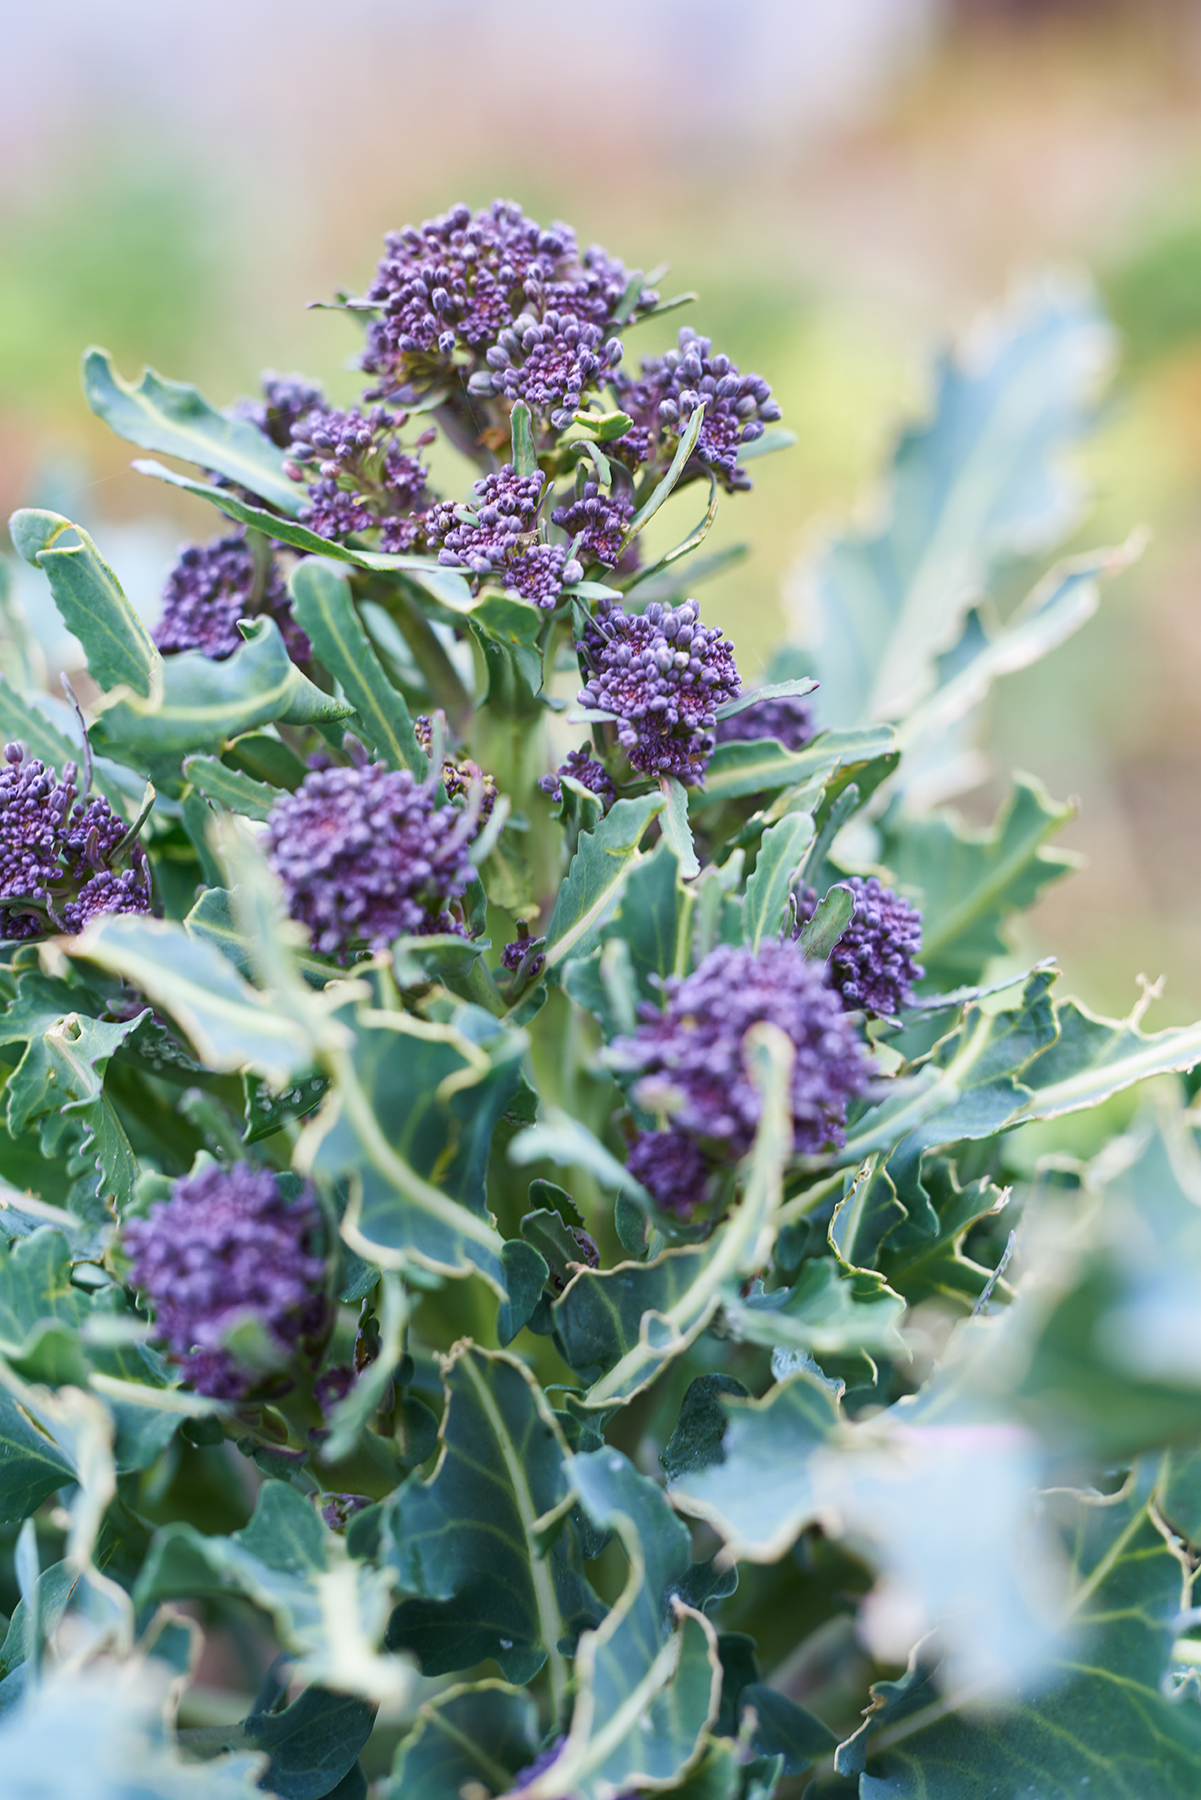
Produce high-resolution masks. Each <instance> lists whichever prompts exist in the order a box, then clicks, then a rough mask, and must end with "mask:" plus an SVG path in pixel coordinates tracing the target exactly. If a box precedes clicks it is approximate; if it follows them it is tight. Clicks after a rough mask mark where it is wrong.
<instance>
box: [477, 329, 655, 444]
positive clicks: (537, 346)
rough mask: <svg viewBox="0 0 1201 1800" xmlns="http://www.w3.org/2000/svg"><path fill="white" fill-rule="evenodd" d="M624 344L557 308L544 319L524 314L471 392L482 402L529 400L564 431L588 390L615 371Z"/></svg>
mask: <svg viewBox="0 0 1201 1800" xmlns="http://www.w3.org/2000/svg"><path fill="white" fill-rule="evenodd" d="M621 356H622V346H621V342H620V340H619V339H618V338H607V339H606V337H605V334H604V332H603V331H602V329H601V327H600V326H599V325H590V324H588V323H587V321H586V320H583V319H579V318H577V317H576V315H575V314H574V313H558V312H556V311H554V310H553V309H552V310H550V311H549V312H547V313H545V314H544V315H543V317H542V319H541V321H539V320H538V319H536V318H535V317H534V315H533V314H532V313H528V312H523V313H520V314H519V315H518V316H517V318H516V319H514V321H513V323H512V325H511V326H507V327H506V328H505V330H504V331H502V332H500V334H499V335H498V337H497V339H496V342H495V343H494V344H491V345H490V346H489V347H488V350H487V351H486V353H485V362H486V364H487V367H486V368H484V369H481V370H480V371H479V372H478V373H477V374H475V375H473V376H472V377H471V381H470V383H469V391H470V392H471V393H473V394H478V395H479V396H480V397H481V398H484V399H487V398H489V397H495V398H496V399H498V400H508V401H510V402H513V401H517V400H524V401H525V403H526V405H527V406H528V407H529V409H530V411H531V412H532V413H535V414H543V413H545V414H549V416H550V422H551V424H552V425H554V426H555V427H557V428H558V429H559V430H563V429H565V428H566V427H567V426H568V425H570V424H571V422H572V417H573V415H574V413H575V412H577V411H578V409H579V407H580V404H581V402H582V400H583V398H584V391H585V389H586V388H589V387H596V386H598V385H599V383H600V382H602V381H604V380H605V379H606V378H607V377H608V376H609V375H610V374H611V372H612V371H613V370H614V369H616V367H617V365H618V363H619V362H620V361H621Z"/></svg>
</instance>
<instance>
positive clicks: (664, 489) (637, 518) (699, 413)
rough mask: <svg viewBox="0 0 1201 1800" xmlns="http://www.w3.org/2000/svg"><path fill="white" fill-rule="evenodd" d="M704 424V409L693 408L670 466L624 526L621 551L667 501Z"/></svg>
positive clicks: (702, 406)
mask: <svg viewBox="0 0 1201 1800" xmlns="http://www.w3.org/2000/svg"><path fill="white" fill-rule="evenodd" d="M704 422H705V408H704V405H703V404H702V405H700V406H698V407H696V408H695V410H694V411H693V414H692V417H691V418H690V419H689V421H688V424H687V426H686V427H685V429H684V430H683V431H682V432H681V434H680V441H679V443H678V444H677V445H676V453H675V455H674V456H673V457H672V459H671V466H670V468H669V469H668V471H667V473H666V475H664V477H663V479H662V481H660V482H659V483H658V484H657V486H656V487H655V488H654V489H653V490H652V492H651V494H650V497H649V498H648V499H647V500H645V501H643V503H642V505H641V506H640V507H639V508H638V511H637V512H636V513H635V514H634V516H633V518H632V519H631V520H630V522H629V524H628V525H627V526H626V528H625V533H624V536H623V537H622V541H621V547H622V549H623V550H625V549H626V547H627V546H628V545H629V544H631V543H633V541H634V539H635V538H636V537H637V536H638V533H639V532H640V531H642V530H643V529H644V528H645V527H646V526H647V525H649V524H650V522H651V520H652V519H653V518H654V516H655V514H656V513H657V512H658V510H659V508H660V507H661V506H662V505H663V503H664V501H665V500H668V499H669V498H670V497H671V495H672V493H673V492H674V491H675V487H676V483H677V482H678V481H679V479H680V477H681V475H682V474H683V473H684V465H685V463H686V462H687V461H688V458H689V457H690V456H691V455H692V452H693V451H694V450H695V449H696V440H697V439H698V438H699V437H700V435H701V426H702V425H703V424H704Z"/></svg>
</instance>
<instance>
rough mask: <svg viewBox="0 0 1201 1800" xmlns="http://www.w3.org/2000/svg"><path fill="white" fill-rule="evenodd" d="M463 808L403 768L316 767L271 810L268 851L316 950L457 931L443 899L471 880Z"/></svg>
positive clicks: (346, 949) (344, 950) (470, 822)
mask: <svg viewBox="0 0 1201 1800" xmlns="http://www.w3.org/2000/svg"><path fill="white" fill-rule="evenodd" d="M477 824H478V820H477V818H476V817H475V816H473V814H472V812H471V810H470V809H468V810H466V811H463V810H460V809H459V808H458V807H456V806H442V807H439V806H436V805H435V803H434V792H433V784H432V783H431V782H429V781H426V782H425V783H420V782H418V781H417V780H416V778H415V777H414V776H413V775H412V774H411V773H410V772H409V770H408V769H386V768H384V767H383V766H382V764H379V763H370V764H368V765H367V766H366V767H363V768H336V769H318V770H314V771H313V772H312V773H310V774H308V775H306V776H305V778H304V780H303V781H302V782H301V784H300V786H299V787H298V788H297V790H296V792H295V793H294V794H283V795H281V796H280V798H279V799H278V800H277V801H276V803H275V805H274V806H273V807H272V809H271V816H270V818H269V820H268V822H267V832H266V848H267V852H268V856H269V859H270V862H271V866H272V868H273V869H274V870H275V873H276V874H277V875H278V876H279V878H280V880H281V881H282V883H283V887H284V893H285V896H286V899H287V905H288V910H289V912H290V913H291V915H292V917H293V918H294V919H299V920H300V921H301V923H302V924H304V925H307V926H308V928H309V931H310V933H311V935H312V941H313V948H314V949H315V950H318V951H320V952H321V954H322V955H324V956H341V957H343V958H345V957H346V956H348V955H349V953H350V952H351V950H352V949H353V948H355V947H356V946H359V945H363V946H366V947H367V948H368V949H371V950H378V949H382V948H383V947H384V946H385V945H386V944H390V943H391V942H392V940H393V939H394V938H397V937H401V936H407V935H411V934H425V933H429V932H437V931H456V932H459V931H461V927H460V926H459V925H458V924H457V923H456V921H455V920H454V918H453V917H452V915H451V913H450V911H449V910H448V909H449V906H450V903H451V902H452V901H454V900H457V899H458V898H460V897H461V895H462V894H463V893H464V892H465V890H466V888H467V884H468V882H469V881H470V880H471V877H472V867H471V861H470V858H469V856H468V849H469V846H470V844H471V840H472V838H473V837H474V835H475V831H476V827H477Z"/></svg>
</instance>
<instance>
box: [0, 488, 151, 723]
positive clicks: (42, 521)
mask: <svg viewBox="0 0 1201 1800" xmlns="http://www.w3.org/2000/svg"><path fill="white" fill-rule="evenodd" d="M8 528H9V530H10V531H11V533H12V538H13V543H14V544H16V546H17V549H18V550H19V551H20V552H21V555H22V556H23V557H24V558H25V560H26V562H30V563H32V564H33V565H34V567H35V568H40V569H42V570H44V571H45V573H46V576H47V578H48V579H49V582H50V592H51V593H52V594H53V595H54V604H55V605H56V606H57V608H58V610H59V614H60V616H61V618H62V622H63V624H64V625H65V626H66V628H67V630H68V631H70V632H73V633H74V634H75V636H76V637H77V638H78V639H79V642H80V643H81V644H82V646H83V653H84V655H85V656H86V658H87V663H88V674H89V675H90V676H91V677H92V680H93V681H94V682H95V683H96V686H97V687H98V688H102V689H107V688H115V687H127V688H130V689H132V691H133V692H134V693H135V694H140V695H141V696H142V698H143V699H147V700H148V699H150V698H151V696H152V695H153V694H156V693H157V692H158V690H159V687H160V684H161V682H162V667H163V665H162V658H161V656H160V655H159V653H158V650H157V649H156V648H155V645H154V641H153V639H152V638H151V636H150V633H149V632H148V631H147V629H146V627H145V626H144V625H143V623H142V621H141V619H139V617H138V615H137V613H136V612H135V611H134V610H133V607H132V606H131V605H130V604H129V601H128V600H127V599H126V598H125V595H124V593H123V591H122V588H121V583H120V582H119V581H118V580H117V577H116V576H115V575H114V574H113V572H112V570H111V569H110V568H109V566H108V564H107V563H106V562H105V561H104V559H103V557H102V556H101V555H100V552H99V551H98V550H97V548H96V546H95V544H94V543H93V542H92V540H91V538H90V537H89V536H88V534H87V532H86V531H84V529H83V527H82V526H80V525H73V524H72V523H71V521H70V519H64V518H63V517H62V516H61V514H59V513H53V512H42V511H36V510H34V509H32V508H26V509H24V510H22V511H21V512H15V513H14V514H13V516H12V518H11V519H10V520H9V522H8ZM66 531H73V532H74V533H75V535H76V537H77V538H78V539H79V542H78V543H77V544H72V545H69V546H66V547H60V548H59V549H57V550H56V549H54V548H53V545H54V542H55V540H56V539H57V538H60V537H61V536H62V535H63V533H64V532H66Z"/></svg>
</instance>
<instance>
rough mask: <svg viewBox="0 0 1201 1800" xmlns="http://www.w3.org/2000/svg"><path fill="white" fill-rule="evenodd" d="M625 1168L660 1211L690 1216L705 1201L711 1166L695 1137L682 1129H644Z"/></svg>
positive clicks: (631, 1151)
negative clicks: (687, 1134)
mask: <svg viewBox="0 0 1201 1800" xmlns="http://www.w3.org/2000/svg"><path fill="white" fill-rule="evenodd" d="M626 1168H627V1169H628V1170H629V1171H630V1174H631V1175H632V1176H633V1177H634V1179H635V1180H636V1181H640V1182H641V1183H642V1185H643V1187H644V1188H645V1189H646V1191H647V1193H648V1194H649V1195H650V1196H651V1199H652V1200H653V1201H654V1202H655V1205H656V1206H657V1207H658V1208H659V1210H660V1211H661V1212H665V1213H674V1214H675V1215H676V1217H677V1218H681V1219H690V1218H691V1217H692V1216H693V1214H694V1213H695V1212H696V1211H697V1209H698V1208H699V1207H700V1206H701V1205H702V1204H703V1202H704V1200H705V1197H706V1196H705V1187H706V1184H707V1182H708V1180H709V1175H710V1173H711V1171H710V1165H709V1164H708V1163H707V1162H706V1160H705V1157H704V1153H703V1152H702V1150H701V1147H700V1145H699V1144H698V1143H697V1141H696V1139H695V1138H691V1137H688V1136H686V1135H685V1133H684V1132H682V1131H644V1132H642V1134H641V1135H640V1136H639V1137H637V1138H636V1139H635V1140H634V1144H633V1146H632V1148H631V1150H630V1154H629V1156H628V1157H627V1158H626Z"/></svg>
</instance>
